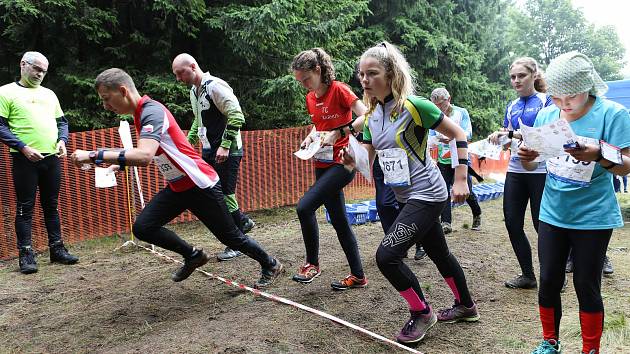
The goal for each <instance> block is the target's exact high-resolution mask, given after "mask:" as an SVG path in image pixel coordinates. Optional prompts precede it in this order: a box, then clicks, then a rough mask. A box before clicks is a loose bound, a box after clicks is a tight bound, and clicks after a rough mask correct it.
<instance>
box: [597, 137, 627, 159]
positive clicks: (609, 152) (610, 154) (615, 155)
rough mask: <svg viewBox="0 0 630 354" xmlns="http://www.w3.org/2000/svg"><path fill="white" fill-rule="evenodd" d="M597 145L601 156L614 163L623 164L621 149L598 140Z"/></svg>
mask: <svg viewBox="0 0 630 354" xmlns="http://www.w3.org/2000/svg"><path fill="white" fill-rule="evenodd" d="M599 143H600V144H599V146H600V149H601V152H602V156H603V157H604V158H605V159H606V160H608V161H610V162H612V163H614V164H615V165H623V158H622V157H621V149H619V148H618V147H616V146H614V145H610V144H608V143H607V142H605V141H603V140H600V142H599Z"/></svg>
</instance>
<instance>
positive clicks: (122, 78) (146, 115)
mask: <svg viewBox="0 0 630 354" xmlns="http://www.w3.org/2000/svg"><path fill="white" fill-rule="evenodd" d="M95 87H96V90H97V92H98V95H99V96H100V98H101V100H102V101H103V107H104V108H105V109H107V110H109V111H112V112H114V113H116V114H119V115H125V114H132V115H133V118H134V126H135V128H136V132H137V134H138V145H137V148H133V149H129V150H122V151H107V150H103V149H97V150H96V151H84V150H76V151H75V152H74V153H73V154H72V162H73V163H74V164H75V165H76V166H82V165H83V164H86V163H94V164H96V165H100V164H103V163H109V164H117V165H118V166H119V167H121V168H122V167H124V166H126V165H129V166H148V165H149V164H150V163H151V161H152V160H153V161H155V163H156V164H157V166H158V169H159V170H160V172H161V173H162V175H163V176H164V178H165V179H166V180H167V181H168V185H167V186H166V187H164V189H162V190H161V191H160V192H158V193H157V194H156V195H155V197H153V199H151V201H150V202H149V203H148V204H147V206H146V207H145V208H144V209H143V210H142V212H141V213H140V215H138V218H137V219H136V221H135V223H134V225H133V233H134V235H135V236H136V237H138V239H140V240H143V241H146V242H149V243H151V244H154V245H156V246H159V247H162V248H165V249H167V250H170V251H173V252H176V253H179V254H180V255H182V257H184V265H183V266H182V267H181V268H179V269H178V270H177V271H176V272H175V273H173V276H172V279H173V281H176V282H179V281H182V280H184V279H186V278H188V277H189V276H190V274H192V272H193V271H194V270H195V269H196V268H198V267H201V266H203V265H204V264H206V263H207V262H208V260H209V257H208V255H207V254H206V253H205V252H203V250H201V249H199V248H195V247H193V246H192V245H190V244H188V243H187V242H186V241H184V240H182V239H181V238H180V237H179V236H177V235H176V234H175V233H174V232H173V231H171V230H169V229H167V228H165V227H164V225H166V224H167V223H168V222H169V221H171V220H173V219H174V218H175V217H177V216H178V215H179V214H181V213H182V212H183V211H185V210H190V211H191V212H192V213H193V214H194V215H195V216H196V217H197V218H199V220H201V222H203V224H204V225H206V227H207V228H208V229H209V230H210V231H211V232H212V233H213V234H214V235H215V236H216V237H217V238H218V239H219V241H221V242H222V243H223V244H225V245H228V246H229V247H231V248H232V249H235V250H239V251H241V252H243V253H244V254H246V255H248V256H249V257H251V258H253V259H255V260H256V261H258V263H260V265H261V267H262V275H261V277H260V279H259V280H258V281H257V282H256V283H255V285H254V286H255V287H256V288H264V287H266V286H269V285H270V284H271V283H273V281H274V280H275V279H276V278H277V277H278V275H279V274H280V273H281V272H282V268H283V267H282V264H281V263H280V261H278V260H277V259H275V258H273V257H271V256H270V255H268V254H267V252H265V250H263V249H262V247H261V246H260V245H259V244H258V243H257V242H256V241H255V240H254V239H252V238H250V237H247V236H245V235H244V234H243V233H242V232H241V231H240V230H239V229H238V228H237V227H236V225H235V224H234V220H233V219H232V218H231V217H230V215H229V213H228V210H227V206H226V204H225V200H224V198H223V193H222V191H221V184H220V183H219V176H218V175H217V172H216V171H215V170H214V169H213V168H212V166H210V165H209V164H208V163H206V162H205V161H203V160H202V158H201V156H199V154H198V153H197V152H196V151H195V149H194V148H193V146H192V145H190V143H189V142H188V140H186V135H184V132H183V131H182V130H181V129H180V128H179V126H178V125H177V122H176V121H175V118H174V117H173V115H172V114H171V112H169V110H168V109H167V108H166V107H164V106H163V105H162V104H161V103H159V102H157V101H154V100H153V99H151V98H150V97H149V96H146V95H145V96H140V94H139V93H138V91H137V90H136V87H135V84H134V82H133V79H132V78H131V77H130V76H129V75H128V74H127V73H126V72H124V71H123V70H121V69H118V68H112V69H108V70H105V71H103V72H102V73H100V74H99V75H98V76H97V77H96V84H95Z"/></svg>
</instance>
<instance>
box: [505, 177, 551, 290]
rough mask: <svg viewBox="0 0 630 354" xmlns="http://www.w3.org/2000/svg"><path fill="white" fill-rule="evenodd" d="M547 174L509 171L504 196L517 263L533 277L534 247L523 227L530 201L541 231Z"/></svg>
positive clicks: (536, 222) (508, 227)
mask: <svg viewBox="0 0 630 354" xmlns="http://www.w3.org/2000/svg"><path fill="white" fill-rule="evenodd" d="M546 177H547V175H546V174H543V173H514V172H508V173H507V175H506V176H505V190H504V195H503V217H504V219H505V227H506V228H507V231H508V235H509V236H510V242H511V243H512V248H513V249H514V253H515V254H516V259H517V260H518V264H519V265H520V266H521V272H522V273H523V275H525V276H527V277H530V278H535V277H536V276H535V275H534V266H533V265H532V248H531V246H530V245H529V241H528V240H527V235H525V230H524V229H523V227H524V225H525V210H526V209H527V202H528V201H529V207H530V209H531V215H532V222H533V224H534V229H536V231H538V212H539V211H540V200H541V199H542V193H543V190H544V188H545V179H546Z"/></svg>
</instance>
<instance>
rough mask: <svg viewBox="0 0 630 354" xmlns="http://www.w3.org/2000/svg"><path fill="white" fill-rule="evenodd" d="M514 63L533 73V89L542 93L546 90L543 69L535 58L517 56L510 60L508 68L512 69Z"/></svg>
mask: <svg viewBox="0 0 630 354" xmlns="http://www.w3.org/2000/svg"><path fill="white" fill-rule="evenodd" d="M514 65H522V66H523V67H525V69H527V71H529V72H530V73H532V74H533V75H534V90H536V91H538V92H542V93H545V92H547V82H545V78H544V77H543V75H544V71H543V69H541V68H540V65H538V62H537V61H536V59H534V58H530V57H520V58H517V59H516V60H514V61H513V62H512V64H511V65H510V68H509V69H510V70H512V68H513V67H514Z"/></svg>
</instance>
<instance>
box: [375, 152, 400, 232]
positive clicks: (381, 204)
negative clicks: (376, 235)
mask: <svg viewBox="0 0 630 354" xmlns="http://www.w3.org/2000/svg"><path fill="white" fill-rule="evenodd" d="M372 166H373V167H372V177H374V188H375V189H376V211H377V212H378V217H379V219H380V220H381V226H382V227H383V232H385V233H387V230H389V228H390V227H391V226H392V225H393V224H394V221H396V218H397V217H398V213H400V209H402V206H401V205H400V203H398V201H397V200H396V195H395V194H394V191H393V190H392V189H391V188H390V187H389V186H388V185H386V184H385V175H384V174H383V170H382V169H381V165H380V164H379V162H378V156H377V157H376V158H375V159H374V163H373V165H372Z"/></svg>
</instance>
